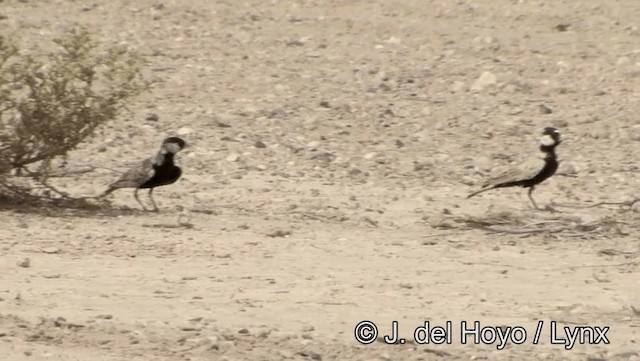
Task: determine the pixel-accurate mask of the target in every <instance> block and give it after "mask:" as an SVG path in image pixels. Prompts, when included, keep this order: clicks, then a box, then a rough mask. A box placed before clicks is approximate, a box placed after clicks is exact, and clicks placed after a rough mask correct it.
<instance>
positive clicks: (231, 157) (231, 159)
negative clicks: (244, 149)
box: [226, 153, 240, 162]
mask: <svg viewBox="0 0 640 361" xmlns="http://www.w3.org/2000/svg"><path fill="white" fill-rule="evenodd" d="M226 159H227V161H228V162H237V161H238V160H240V154H237V153H231V154H229V155H228V156H227V158H226Z"/></svg>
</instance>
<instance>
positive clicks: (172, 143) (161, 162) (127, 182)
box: [100, 137, 187, 212]
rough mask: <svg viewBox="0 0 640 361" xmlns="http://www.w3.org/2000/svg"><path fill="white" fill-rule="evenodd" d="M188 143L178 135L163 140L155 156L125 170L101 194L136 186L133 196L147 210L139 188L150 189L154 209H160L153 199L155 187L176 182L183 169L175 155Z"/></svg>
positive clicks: (104, 194)
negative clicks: (139, 195) (178, 164)
mask: <svg viewBox="0 0 640 361" xmlns="http://www.w3.org/2000/svg"><path fill="white" fill-rule="evenodd" d="M186 146H187V143H186V142H185V141H184V140H182V139H181V138H178V137H168V138H166V139H165V140H164V141H163V142H162V146H161V147H160V151H159V152H158V153H157V154H156V155H155V156H153V157H149V158H147V159H145V160H143V161H141V162H140V163H138V164H137V165H136V166H134V167H132V168H130V169H129V170H127V171H126V172H124V173H123V174H122V175H121V176H120V178H119V179H118V180H117V181H115V182H113V183H111V184H110V185H109V188H108V189H107V190H106V191H105V192H104V193H103V194H102V195H101V196H100V197H104V196H107V195H109V194H110V193H111V192H113V191H115V190H117V189H120V188H135V191H134V192H133V196H134V197H135V199H136V201H138V203H139V204H140V206H142V209H143V210H145V211H147V208H146V207H145V206H144V204H142V202H140V198H138V190H140V189H149V198H150V199H151V203H152V204H153V210H154V211H156V212H157V211H158V206H157V205H156V202H155V200H154V199H153V189H154V188H155V187H159V186H164V185H168V184H172V183H175V182H176V181H177V180H178V179H179V178H180V176H181V175H182V169H180V167H178V166H176V165H175V164H174V162H173V158H174V156H175V155H176V154H177V153H178V152H179V151H181V150H182V149H184V148H185V147H186Z"/></svg>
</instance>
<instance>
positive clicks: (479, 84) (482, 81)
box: [470, 71, 498, 92]
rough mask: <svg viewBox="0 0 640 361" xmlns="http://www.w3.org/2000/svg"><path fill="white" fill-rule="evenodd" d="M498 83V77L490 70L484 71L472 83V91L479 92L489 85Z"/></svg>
mask: <svg viewBox="0 0 640 361" xmlns="http://www.w3.org/2000/svg"><path fill="white" fill-rule="evenodd" d="M497 83H498V77H496V75H495V74H493V73H492V72H489V71H485V72H484V73H482V74H481V75H480V76H479V77H478V79H476V81H474V82H473V84H471V88H470V89H471V91H474V92H477V91H481V90H484V89H485V88H487V87H490V86H493V85H496V84H497Z"/></svg>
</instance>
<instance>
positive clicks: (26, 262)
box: [16, 257, 31, 268]
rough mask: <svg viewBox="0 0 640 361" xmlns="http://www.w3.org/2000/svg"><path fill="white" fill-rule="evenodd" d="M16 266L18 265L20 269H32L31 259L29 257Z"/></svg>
mask: <svg viewBox="0 0 640 361" xmlns="http://www.w3.org/2000/svg"><path fill="white" fill-rule="evenodd" d="M16 264H17V265H18V267H23V268H29V267H31V260H30V259H29V257H27V258H25V259H23V260H22V261H18V262H17V263H16Z"/></svg>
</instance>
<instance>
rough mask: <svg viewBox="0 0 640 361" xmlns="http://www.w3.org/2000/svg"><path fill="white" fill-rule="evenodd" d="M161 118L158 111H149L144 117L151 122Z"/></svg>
mask: <svg viewBox="0 0 640 361" xmlns="http://www.w3.org/2000/svg"><path fill="white" fill-rule="evenodd" d="M159 119H160V117H159V116H158V114H156V113H149V114H147V116H146V117H144V120H147V121H150V122H157V121H158V120H159Z"/></svg>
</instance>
